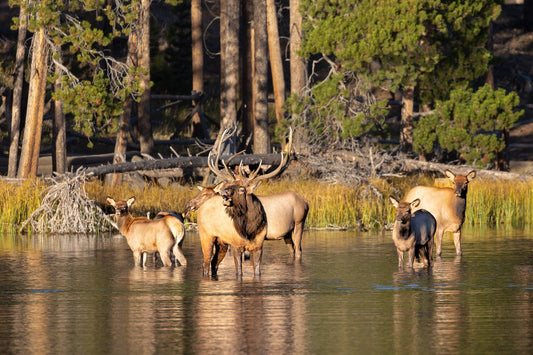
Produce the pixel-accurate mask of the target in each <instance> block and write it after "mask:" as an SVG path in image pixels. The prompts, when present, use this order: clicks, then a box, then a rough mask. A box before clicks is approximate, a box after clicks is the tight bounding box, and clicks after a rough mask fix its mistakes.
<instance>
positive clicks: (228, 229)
mask: <svg viewBox="0 0 533 355" xmlns="http://www.w3.org/2000/svg"><path fill="white" fill-rule="evenodd" d="M224 135H225V132H224V134H222V137H221V139H220V142H222V141H223V140H224ZM220 147H221V144H220V143H219V144H218V148H217V149H216V150H217V153H216V158H215V161H214V162H213V160H212V159H211V154H209V157H208V165H209V168H210V169H211V171H212V172H213V173H215V175H217V177H218V178H220V179H222V181H223V182H222V183H220V184H218V185H217V186H216V188H214V189H213V191H214V192H215V194H214V196H212V197H211V198H209V199H206V200H205V201H204V202H203V203H202V204H201V206H200V207H199V209H198V214H197V224H198V233H199V235H200V242H201V245H202V252H203V256H204V271H203V273H204V277H207V276H209V272H210V271H211V277H212V278H216V274H217V271H218V266H219V264H220V262H222V260H223V259H224V256H225V255H226V252H227V250H228V246H229V245H231V247H232V250H233V255H234V262H235V271H236V274H237V278H238V279H240V278H242V253H243V252H244V251H245V250H246V251H248V252H250V254H251V260H252V263H253V268H254V277H255V278H256V279H257V278H259V277H260V275H261V270H260V266H261V258H262V253H263V242H264V240H265V238H266V236H267V217H266V214H265V209H264V208H263V205H262V204H261V201H260V200H259V198H258V197H257V196H255V195H254V194H253V191H255V189H256V188H257V186H258V185H259V183H260V182H261V181H262V180H265V179H268V178H271V177H273V176H276V175H277V174H279V173H280V171H281V170H282V169H283V168H284V167H285V164H286V163H287V161H288V156H289V154H287V155H286V156H285V157H283V153H282V154H281V163H280V165H279V166H278V167H277V168H276V169H275V170H274V171H272V172H270V173H266V174H263V175H258V173H259V171H260V169H261V164H259V167H258V168H257V170H255V171H253V172H252V173H250V175H248V176H245V174H244V172H243V169H242V165H241V166H240V169H239V176H238V177H236V175H235V174H234V173H233V172H232V171H231V170H230V169H228V167H227V166H226V164H225V163H224V162H223V165H224V170H220V169H219V167H218V161H219V158H220ZM288 147H289V148H288V152H289V153H290V149H291V148H292V130H291V134H290V135H289V144H288ZM213 250H214V252H213Z"/></svg>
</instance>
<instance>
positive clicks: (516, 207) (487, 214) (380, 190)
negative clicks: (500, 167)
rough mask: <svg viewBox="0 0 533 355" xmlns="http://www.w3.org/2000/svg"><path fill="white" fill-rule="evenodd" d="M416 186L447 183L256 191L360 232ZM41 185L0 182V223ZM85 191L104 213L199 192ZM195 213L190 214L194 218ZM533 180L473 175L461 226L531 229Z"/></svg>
mask: <svg viewBox="0 0 533 355" xmlns="http://www.w3.org/2000/svg"><path fill="white" fill-rule="evenodd" d="M416 185H426V186H440V187H445V186H446V187H449V186H451V183H449V182H448V181H447V180H446V179H435V180H434V179H432V178H430V177H423V176H418V175H416V176H413V177H406V178H391V179H373V180H372V181H371V184H370V185H362V186H344V185H330V184H326V183H323V182H320V181H316V180H312V179H305V178H300V179H295V180H294V179H277V180H273V181H267V182H263V184H261V185H260V186H259V188H258V190H257V191H256V193H257V194H258V195H268V194H273V193H278V192H282V191H288V190H292V191H296V192H298V193H299V194H301V195H302V196H303V197H304V198H305V199H306V200H307V201H308V202H309V205H310V210H309V215H308V218H307V221H306V224H307V228H339V229H344V228H346V229H350V228H355V229H359V230H372V229H374V230H376V229H388V228H390V227H391V226H392V223H393V220H394V208H393V207H392V205H391V204H390V202H389V198H388V197H389V195H393V196H394V197H396V198H399V199H401V198H403V196H404V195H405V193H406V192H407V191H408V190H409V189H410V188H412V187H414V186H416ZM44 187H45V186H44V184H43V183H41V182H39V181H38V180H36V181H28V182H26V183H24V184H23V185H20V186H13V185H10V184H7V183H3V182H0V208H1V209H2V214H1V218H0V223H2V226H3V229H4V230H6V229H7V230H9V229H11V230H15V229H16V228H17V226H20V224H21V223H22V222H23V221H24V220H25V219H26V218H27V217H28V216H29V215H30V214H31V213H32V212H33V211H34V210H35V209H36V208H37V207H38V206H39V203H40V201H41V199H42V196H40V192H41V191H42V190H43V189H44ZM85 188H86V191H87V195H88V196H89V197H90V198H92V199H94V200H95V201H96V202H97V203H98V204H99V205H100V206H101V207H102V208H103V209H104V210H105V211H106V212H107V213H112V212H113V211H112V208H111V207H110V206H107V205H106V202H105V199H106V196H111V197H113V198H114V199H115V200H117V199H128V198H129V197H132V196H135V197H136V202H135V204H134V205H133V208H132V211H131V212H132V214H133V215H134V216H146V214H147V212H149V213H150V216H152V217H153V216H154V215H155V214H157V212H159V211H162V210H167V211H168V210H170V211H177V212H182V211H183V209H184V207H185V204H186V202H187V201H188V200H189V199H191V198H192V197H194V196H195V195H196V194H197V193H198V190H197V189H196V187H194V186H178V185H170V186H168V187H160V186H155V185H146V186H145V187H144V188H134V187H132V186H131V185H128V184H123V185H122V186H120V187H118V188H109V187H107V186H105V185H104V184H102V183H101V182H100V181H98V180H94V181H90V182H88V183H87V184H86V185H85ZM194 219H195V216H194V215H193V216H192V221H193V222H194V221H195V220H194ZM532 220H533V182H521V181H508V182H504V181H496V180H482V179H475V180H473V181H472V182H471V183H470V185H469V191H468V200H467V211H466V220H465V227H468V228H474V229H485V228H514V229H528V230H530V229H532V228H533V224H532Z"/></svg>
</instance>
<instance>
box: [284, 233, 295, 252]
mask: <svg viewBox="0 0 533 355" xmlns="http://www.w3.org/2000/svg"><path fill="white" fill-rule="evenodd" d="M283 240H284V241H285V245H286V246H287V248H289V254H291V258H294V242H293V240H292V238H291V235H290V234H289V235H286V236H285V237H284V239H283Z"/></svg>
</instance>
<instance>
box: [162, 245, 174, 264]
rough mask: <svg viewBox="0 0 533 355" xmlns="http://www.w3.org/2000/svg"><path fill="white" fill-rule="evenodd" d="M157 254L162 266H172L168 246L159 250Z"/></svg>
mask: <svg viewBox="0 0 533 355" xmlns="http://www.w3.org/2000/svg"><path fill="white" fill-rule="evenodd" d="M159 256H160V257H161V261H162V262H163V266H172V261H171V260H170V248H169V249H166V250H160V251H159Z"/></svg>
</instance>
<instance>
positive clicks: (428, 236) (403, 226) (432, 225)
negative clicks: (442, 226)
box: [389, 196, 437, 268]
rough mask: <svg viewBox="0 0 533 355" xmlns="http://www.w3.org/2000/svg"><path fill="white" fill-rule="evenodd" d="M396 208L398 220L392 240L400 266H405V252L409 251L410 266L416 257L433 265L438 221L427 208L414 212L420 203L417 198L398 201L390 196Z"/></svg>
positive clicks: (427, 265) (428, 265)
mask: <svg viewBox="0 0 533 355" xmlns="http://www.w3.org/2000/svg"><path fill="white" fill-rule="evenodd" d="M389 200H390V202H391V203H392V205H393V206H394V207H395V208H396V220H395V221H394V227H393V229H392V240H393V241H394V245H395V246H396V252H397V253H398V268H403V256H404V252H408V253H409V267H410V268H413V264H414V260H415V257H416V258H417V259H419V258H420V257H422V261H423V262H424V265H425V266H426V267H430V266H431V259H432V256H431V255H432V247H433V236H434V234H435V230H436V228H437V221H436V220H435V217H433V215H432V214H431V213H429V212H428V211H425V210H420V209H419V210H417V211H414V212H412V209H413V208H416V207H417V206H419V204H420V200H419V199H416V200H414V201H412V202H398V200H396V199H395V198H394V197H392V196H390V197H389Z"/></svg>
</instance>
